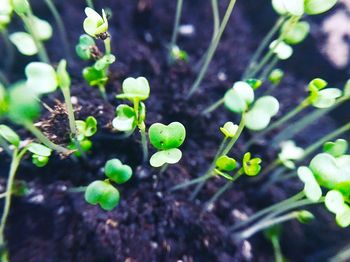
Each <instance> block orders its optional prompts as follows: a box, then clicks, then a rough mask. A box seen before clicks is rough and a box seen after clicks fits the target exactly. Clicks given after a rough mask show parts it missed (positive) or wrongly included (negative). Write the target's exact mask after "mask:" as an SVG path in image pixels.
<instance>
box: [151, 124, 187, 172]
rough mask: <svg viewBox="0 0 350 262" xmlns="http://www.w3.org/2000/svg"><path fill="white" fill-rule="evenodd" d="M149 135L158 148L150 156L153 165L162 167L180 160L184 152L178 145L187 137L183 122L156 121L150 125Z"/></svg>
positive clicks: (153, 144)
mask: <svg viewBox="0 0 350 262" xmlns="http://www.w3.org/2000/svg"><path fill="white" fill-rule="evenodd" d="M148 135H149V140H150V143H151V144H152V146H154V148H156V149H157V152H156V153H154V154H153V155H152V156H151V158H150V164H151V166H153V167H161V166H164V165H167V164H175V163H177V162H179V161H180V159H181V157H182V152H181V150H180V149H178V147H180V146H181V145H182V143H183V142H184V141H185V138H186V129H185V127H184V126H183V125H182V124H181V123H179V122H172V123H170V124H169V125H163V124H160V123H155V124H153V125H151V126H150V128H149V131H148Z"/></svg>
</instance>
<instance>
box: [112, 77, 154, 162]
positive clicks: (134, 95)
mask: <svg viewBox="0 0 350 262" xmlns="http://www.w3.org/2000/svg"><path fill="white" fill-rule="evenodd" d="M122 88H123V93H122V94H119V95H117V98H118V99H126V100H129V101H130V102H131V103H132V104H133V107H130V106H128V105H126V104H121V105H119V106H118V107H117V109H116V115H117V117H116V118H114V120H113V122H112V124H113V127H114V128H115V129H116V130H119V131H122V132H128V133H133V132H134V130H135V129H136V127H137V128H138V129H139V130H140V133H141V142H142V149H143V159H144V161H145V160H146V159H147V158H148V146H147V137H146V124H145V119H146V106H145V104H144V103H143V102H141V101H145V100H146V99H147V98H148V97H149V94H150V86H149V83H148V81H147V79H146V78H144V77H138V78H132V77H129V78H127V79H125V80H124V82H123V85H122Z"/></svg>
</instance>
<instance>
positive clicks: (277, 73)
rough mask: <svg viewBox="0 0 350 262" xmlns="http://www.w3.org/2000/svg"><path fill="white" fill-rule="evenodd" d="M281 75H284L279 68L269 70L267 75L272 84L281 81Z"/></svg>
mask: <svg viewBox="0 0 350 262" xmlns="http://www.w3.org/2000/svg"><path fill="white" fill-rule="evenodd" d="M283 77H284V72H283V71H282V70H281V69H279V68H277V69H274V70H272V71H271V73H270V75H269V81H270V82H271V83H272V84H273V85H278V84H279V83H281V81H282V79H283Z"/></svg>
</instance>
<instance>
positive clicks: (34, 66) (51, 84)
mask: <svg viewBox="0 0 350 262" xmlns="http://www.w3.org/2000/svg"><path fill="white" fill-rule="evenodd" d="M25 74H26V76H27V83H26V85H27V87H28V88H30V89H32V90H33V91H34V92H35V93H36V94H38V95H41V94H46V93H52V92H54V91H55V90H56V89H57V87H58V81H57V75H56V72H55V70H54V69H53V67H52V66H51V65H49V64H46V63H42V62H32V63H29V64H28V65H27V66H26V68H25Z"/></svg>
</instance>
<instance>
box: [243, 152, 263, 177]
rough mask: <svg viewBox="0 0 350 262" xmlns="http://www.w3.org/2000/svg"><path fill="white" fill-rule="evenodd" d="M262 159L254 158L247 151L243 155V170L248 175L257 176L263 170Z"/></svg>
mask: <svg viewBox="0 0 350 262" xmlns="http://www.w3.org/2000/svg"><path fill="white" fill-rule="evenodd" d="M261 162H262V161H261V159H260V158H252V155H251V153H249V152H247V153H245V154H244V157H243V170H244V173H245V174H246V175H247V176H256V175H258V174H259V172H260V170H261V165H260V164H261Z"/></svg>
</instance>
